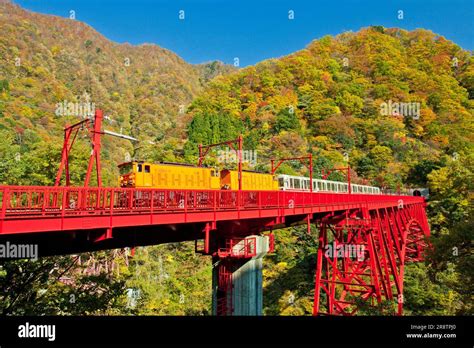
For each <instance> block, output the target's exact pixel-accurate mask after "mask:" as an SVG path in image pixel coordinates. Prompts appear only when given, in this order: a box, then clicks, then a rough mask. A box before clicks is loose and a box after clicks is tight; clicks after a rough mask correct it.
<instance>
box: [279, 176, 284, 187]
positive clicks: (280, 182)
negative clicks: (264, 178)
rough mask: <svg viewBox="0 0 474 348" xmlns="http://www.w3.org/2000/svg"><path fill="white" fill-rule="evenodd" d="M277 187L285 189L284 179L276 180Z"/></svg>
mask: <svg viewBox="0 0 474 348" xmlns="http://www.w3.org/2000/svg"><path fill="white" fill-rule="evenodd" d="M278 186H279V187H281V188H284V187H285V179H284V178H278Z"/></svg>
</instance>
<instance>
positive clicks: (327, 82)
mask: <svg viewBox="0 0 474 348" xmlns="http://www.w3.org/2000/svg"><path fill="white" fill-rule="evenodd" d="M473 77H474V70H473V64H472V57H471V56H470V54H469V53H468V52H467V51H464V50H462V49H461V48H460V47H459V46H457V45H455V44H454V43H452V42H450V41H448V40H446V39H444V38H442V37H440V36H438V35H436V34H433V33H432V32H429V31H426V30H415V31H412V32H408V31H405V30H401V29H385V28H382V27H371V28H366V29H363V30H361V31H360V32H357V33H344V34H341V35H338V36H336V37H329V36H328V37H324V38H322V39H320V40H316V41H314V42H312V43H311V44H310V45H308V47H307V48H305V49H303V50H301V51H298V52H296V53H294V54H291V55H289V56H286V57H283V58H281V59H272V60H267V61H263V62H261V63H259V64H257V65H256V66H252V67H248V68H245V69H242V70H240V71H238V72H236V73H234V74H230V75H226V76H222V77H218V78H217V79H215V80H214V81H213V82H212V83H211V84H210V86H209V87H208V88H207V89H206V91H205V92H204V93H203V94H201V95H200V96H199V97H198V98H197V99H196V100H195V101H194V102H193V104H192V106H191V107H190V110H191V111H190V113H191V114H192V115H193V117H194V118H193V121H192V123H191V124H190V126H189V129H188V135H189V140H190V142H189V144H188V146H187V155H188V157H189V158H192V156H193V155H195V150H194V149H195V145H196V144H197V143H199V142H204V143H205V142H207V141H210V139H212V140H215V141H221V140H223V139H225V138H227V137H230V136H235V135H236V134H237V133H238V132H241V131H242V129H244V133H245V140H246V143H247V147H248V148H249V149H253V150H257V151H258V156H259V159H260V161H259V163H260V166H261V168H268V163H269V158H270V156H275V157H279V156H284V157H288V156H290V157H291V156H296V155H303V154H305V153H307V152H308V151H311V152H313V153H314V154H316V155H317V156H316V158H317V159H316V161H317V165H318V167H319V168H320V169H321V168H322V167H324V166H325V167H332V166H340V165H345V163H346V160H349V163H350V165H351V166H352V167H353V168H354V169H355V170H356V171H357V172H358V174H360V175H362V176H364V177H366V178H368V179H372V180H373V181H374V183H375V184H377V185H380V186H391V187H396V186H397V185H399V184H402V183H403V182H407V181H408V182H412V183H413V184H426V182H423V181H424V180H425V179H426V174H427V173H425V177H423V178H421V182H416V181H417V176H416V175H411V173H412V172H413V171H416V169H417V166H419V165H421V164H422V163H423V161H440V160H441V158H442V156H443V155H445V154H449V155H450V156H451V155H453V154H454V153H457V154H459V155H460V154H461V153H466V154H467V153H469V152H472V151H473V144H474V137H473V134H474V133H473V131H474V129H473V124H474V120H473V113H472V111H473V105H474V104H473V100H472V97H473V96H474V88H473V86H474V84H473ZM395 103H405V104H403V105H402V104H399V106H400V110H398V111H397V110H395V109H393V108H391V105H395ZM401 106H403V107H404V108H401ZM390 108H391V109H390ZM410 112H411V113H410ZM216 119H218V120H219V121H216ZM223 122H225V124H227V126H225V127H223V125H224V123H223ZM229 125H230V126H229ZM287 169H288V170H289V171H291V170H290V169H289V168H287Z"/></svg>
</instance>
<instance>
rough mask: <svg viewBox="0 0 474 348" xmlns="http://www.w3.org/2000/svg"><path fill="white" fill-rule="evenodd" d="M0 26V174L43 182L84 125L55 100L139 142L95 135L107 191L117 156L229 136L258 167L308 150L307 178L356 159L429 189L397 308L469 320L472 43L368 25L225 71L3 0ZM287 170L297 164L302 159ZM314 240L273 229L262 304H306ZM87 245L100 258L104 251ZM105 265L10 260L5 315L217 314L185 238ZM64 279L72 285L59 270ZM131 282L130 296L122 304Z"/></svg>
mask: <svg viewBox="0 0 474 348" xmlns="http://www.w3.org/2000/svg"><path fill="white" fill-rule="evenodd" d="M0 27H1V29H2V30H1V33H0V58H1V61H2V64H1V65H0V137H1V139H2V140H1V141H0V183H4V184H40V185H50V184H52V182H53V180H54V175H55V172H56V169H57V165H58V163H59V158H60V149H61V145H62V128H63V127H64V125H65V124H66V123H72V122H75V121H77V120H78V119H79V118H78V117H74V116H60V115H59V116H58V115H57V114H56V113H55V111H56V105H57V103H61V102H64V101H72V102H84V101H85V100H86V99H88V100H90V101H91V102H93V103H95V106H96V107H98V108H101V109H103V110H104V111H105V114H106V115H107V116H108V120H106V121H105V125H104V127H105V128H107V129H110V130H114V131H122V132H123V133H124V134H129V135H132V136H135V137H137V138H139V139H140V140H141V141H140V143H138V144H132V143H130V142H128V141H126V140H122V139H114V138H108V137H104V138H103V139H104V147H103V152H102V157H103V162H104V163H103V172H102V174H103V177H104V179H105V184H107V185H116V182H117V181H116V177H117V171H116V165H117V164H118V163H120V162H122V161H123V160H124V159H125V157H126V154H127V153H129V154H130V155H131V156H132V157H136V158H140V159H146V160H166V161H187V162H193V161H195V160H196V145H197V144H198V143H200V142H202V143H204V144H206V143H215V142H219V141H223V140H228V139H231V138H234V137H236V136H237V135H238V134H239V133H242V134H243V135H244V145H245V148H246V149H248V150H256V151H257V167H256V168H255V169H257V170H268V164H269V159H270V158H271V157H287V156H291V157H294V156H298V155H304V154H306V153H308V152H312V153H313V155H314V158H315V166H316V171H315V172H316V173H320V170H322V169H323V168H331V167H334V166H345V165H347V164H350V166H351V167H352V168H353V170H354V172H353V176H354V179H355V181H359V182H362V181H363V180H369V181H370V182H371V183H373V184H374V185H378V186H385V187H389V188H397V187H398V186H406V185H411V186H417V187H420V186H421V187H429V188H430V194H431V195H430V202H429V212H430V223H431V226H432V233H433V236H434V238H433V243H434V244H435V248H434V249H433V252H432V254H431V255H430V256H429V258H428V259H427V261H426V262H425V263H421V264H416V265H410V266H409V267H407V270H406V285H405V296H406V305H405V308H406V310H407V313H409V314H456V313H471V314H472V311H473V309H472V303H473V301H472V285H470V284H472V283H473V282H472V269H473V261H472V255H471V254H470V252H469V248H470V245H471V241H472V233H473V231H474V228H473V227H472V221H473V219H472V196H470V194H471V195H472V192H473V189H474V188H473V183H474V174H473V173H474V169H473V166H474V158H473V157H474V155H473V153H474V151H473V146H474V135H473V134H474V120H473V99H472V98H473V96H474V71H473V61H472V59H473V58H472V56H471V54H470V53H469V52H467V51H465V50H463V49H462V48H460V47H459V46H457V45H456V44H454V43H453V42H450V41H448V40H446V39H444V38H443V37H441V36H438V35H436V34H434V33H432V32H429V31H427V30H421V29H420V30H414V31H405V30H401V29H396V28H392V29H387V28H383V27H369V28H365V29H362V30H360V31H359V32H356V33H352V32H348V33H343V34H340V35H338V36H336V37H329V36H328V37H324V38H321V39H319V40H315V41H313V42H312V43H310V44H309V45H308V46H307V47H306V48H304V49H302V50H301V51H298V52H295V53H294V54H291V55H289V56H286V57H282V58H278V59H270V60H266V61H263V62H261V63H259V64H257V65H255V66H250V67H247V68H244V69H240V70H236V69H234V68H233V67H230V66H226V65H223V64H222V63H219V62H211V63H208V64H202V65H191V64H188V63H186V62H184V61H183V60H182V59H181V58H179V57H178V56H177V55H175V54H174V53H172V52H170V51H168V50H165V49H163V48H160V47H158V46H156V45H148V44H147V45H140V46H132V45H128V44H120V45H119V44H116V43H113V42H111V41H109V40H107V39H106V38H104V37H103V36H101V35H100V34H99V33H97V32H96V31H94V30H93V29H92V28H90V27H89V26H87V25H86V24H84V23H81V22H78V21H75V20H71V19H65V18H59V17H54V16H45V15H40V14H34V13H31V12H28V11H25V10H23V9H21V8H20V7H18V6H15V5H12V4H11V3H9V2H7V1H0ZM218 75H221V76H218ZM86 93H87V95H86ZM401 103H403V104H401ZM395 105H398V107H395ZM402 105H404V106H403V107H400V106H402ZM76 145H77V146H75V149H74V156H73V163H74V164H73V168H72V172H73V174H74V176H73V180H74V183H75V184H81V183H82V180H83V172H84V165H85V161H84V160H85V159H86V158H87V157H88V155H89V144H88V143H87V141H86V139H83V138H81V139H80V141H79V143H78V144H76ZM81 160H82V161H81ZM220 165H225V164H223V163H221V164H220ZM282 171H284V172H287V173H301V174H304V173H305V172H304V169H303V168H302V167H301V166H298V165H297V164H295V165H286V166H283V167H282ZM336 176H337V175H336ZM314 234H315V233H313V236H308V235H306V233H305V232H304V231H302V230H300V229H298V228H292V229H287V230H281V231H278V233H276V238H277V242H276V245H277V252H276V253H275V254H273V255H269V256H267V257H266V258H265V270H264V286H265V290H264V291H265V294H264V301H265V313H266V314H284V315H286V314H288V315H292V314H293V315H294V314H297V315H304V314H310V313H311V301H312V296H311V295H312V294H311V292H312V289H313V286H314V284H313V281H314V266H315V250H316V247H317V242H316V240H315V238H314ZM453 250H456V253H454V252H453ZM84 257H85V256H84ZM90 257H91V258H92V259H94V260H96V261H97V262H99V263H100V262H107V260H108V259H110V258H111V254H110V253H109V252H102V253H94V254H91V256H90ZM71 262H72V265H71ZM116 263H117V265H118V266H117V270H119V272H115V271H114V272H110V271H109V272H102V273H101V272H99V274H92V275H91V274H90V273H87V272H86V271H85V270H84V268H85V266H84V265H83V264H80V263H77V261H76V259H72V260H71V258H69V257H57V258H48V259H45V260H42V261H39V262H38V263H31V262H27V261H19V262H7V263H4V264H3V265H2V267H1V268H0V288H1V289H3V290H4V291H2V292H0V303H1V304H0V310H1V311H2V312H3V313H5V314H11V313H13V314H22V313H28V314H33V313H36V314H38V313H47V314H71V313H73V314H91V313H94V314H120V313H134V314H208V313H209V312H210V300H211V297H210V294H211V287H210V282H211V277H210V272H211V264H210V260H208V259H206V258H204V257H200V256H196V255H195V254H194V252H193V246H191V245H189V244H186V243H183V244H179V245H178V244H173V245H167V246H156V247H147V248H138V250H137V253H136V255H135V256H134V257H133V258H130V262H129V261H128V260H127V262H124V261H123V260H122V259H120V258H119V259H117V262H116ZM63 271H64V273H63ZM65 274H66V275H68V276H69V277H70V278H73V279H76V281H75V282H64V281H63V280H61V279H62V278H61V277H63V276H64V275H65ZM32 275H37V277H36V278H35V277H33V278H31V277H32ZM25 284H30V285H28V286H25ZM91 284H93V286H91ZM84 289H86V290H84ZM91 289H92V290H91ZM126 289H134V290H139V291H138V292H136V294H138V295H137V296H136V304H134V305H133V306H130V305H129V304H130V303H128V305H127V301H126V296H125V290H126ZM2 293H3V295H2ZM71 295H74V299H75V300H74V301H73V302H71V300H70V299H71ZM76 300H77V301H76ZM129 301H130V298H129ZM31 303H35V304H36V305H35V306H31ZM79 303H80V305H79ZM363 313H366V314H373V312H371V310H369V309H367V310H366V311H365V312H364V311H363Z"/></svg>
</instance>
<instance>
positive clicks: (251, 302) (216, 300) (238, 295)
mask: <svg viewBox="0 0 474 348" xmlns="http://www.w3.org/2000/svg"><path fill="white" fill-rule="evenodd" d="M269 249H270V240H269V236H249V237H245V238H243V239H242V238H239V239H227V240H225V247H221V248H219V249H218V251H217V253H216V254H215V256H213V270H212V287H213V292H212V310H213V314H214V315H262V310H263V294H262V283H263V281H262V268H263V257H264V256H265V255H266V254H267V252H269Z"/></svg>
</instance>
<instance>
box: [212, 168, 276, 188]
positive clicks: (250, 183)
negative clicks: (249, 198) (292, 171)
mask: <svg viewBox="0 0 474 348" xmlns="http://www.w3.org/2000/svg"><path fill="white" fill-rule="evenodd" d="M220 178H221V189H224V190H238V189H239V172H238V171H236V170H229V169H224V170H221V173H220ZM242 190H244V191H278V181H277V180H275V179H274V176H273V175H271V174H263V173H256V172H249V171H243V172H242Z"/></svg>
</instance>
